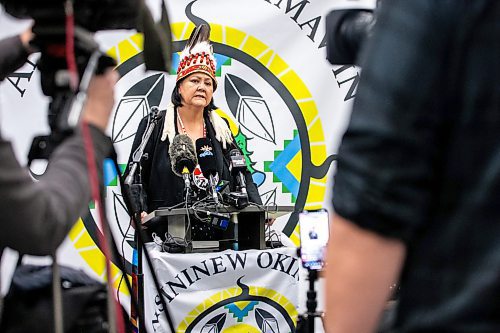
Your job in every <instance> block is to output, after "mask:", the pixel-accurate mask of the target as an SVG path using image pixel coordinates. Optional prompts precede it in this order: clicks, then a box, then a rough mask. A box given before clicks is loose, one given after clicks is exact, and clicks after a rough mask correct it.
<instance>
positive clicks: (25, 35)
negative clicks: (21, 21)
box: [19, 27, 36, 53]
mask: <svg viewBox="0 0 500 333" xmlns="http://www.w3.org/2000/svg"><path fill="white" fill-rule="evenodd" d="M31 28H32V27H29V28H28V29H26V30H25V31H23V32H22V33H21V34H20V35H19V38H20V39H21V43H23V46H24V48H25V49H26V51H27V52H28V53H33V52H36V50H35V48H33V46H32V45H31V44H30V42H31V40H32V39H33V37H35V35H34V34H33V31H32V30H31Z"/></svg>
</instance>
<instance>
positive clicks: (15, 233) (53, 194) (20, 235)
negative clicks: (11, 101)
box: [0, 29, 118, 255]
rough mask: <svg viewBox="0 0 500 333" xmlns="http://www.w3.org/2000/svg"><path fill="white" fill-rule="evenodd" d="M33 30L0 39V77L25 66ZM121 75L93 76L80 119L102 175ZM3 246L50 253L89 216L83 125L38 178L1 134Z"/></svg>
mask: <svg viewBox="0 0 500 333" xmlns="http://www.w3.org/2000/svg"><path fill="white" fill-rule="evenodd" d="M31 39H32V33H31V29H28V30H26V31H25V32H23V33H21V34H20V35H18V36H13V37H10V38H6V39H4V40H2V41H0V79H1V80H3V79H4V78H5V77H7V76H8V75H9V74H10V73H12V72H14V71H15V70H16V69H17V68H19V67H21V66H22V65H23V64H24V63H25V62H26V60H27V57H28V55H29V54H30V53H31V52H33V51H34V50H33V49H32V48H31V47H30V45H29V42H30V40H31ZM117 79H118V74H117V73H116V72H115V71H113V70H111V69H108V70H107V71H106V72H105V73H104V74H103V75H97V76H94V77H93V78H92V80H91V83H90V86H89V88H88V99H87V101H86V104H85V107H84V110H83V113H82V118H81V121H82V122H83V125H82V127H83V126H86V127H88V129H89V131H90V136H91V138H92V143H93V149H94V158H95V161H94V163H96V167H97V170H98V173H100V174H99V177H100V179H102V165H103V161H104V158H105V157H106V156H108V155H109V153H110V152H111V148H112V143H111V140H110V139H109V138H108V137H107V136H106V135H105V134H104V131H105V129H106V127H107V124H108V121H109V117H110V115H111V111H112V109H113V104H114V85H115V83H116V81H117ZM0 198H1V199H0V212H1V216H0V248H1V249H3V248H5V247H9V248H12V249H14V250H16V251H19V252H20V253H21V254H32V255H49V254H52V253H53V252H54V251H55V249H56V248H57V247H58V246H59V245H60V244H61V242H62V241H63V240H64V238H65V236H66V235H67V233H68V232H69V230H70V229H71V227H72V226H73V224H74V223H75V222H76V221H77V219H78V217H79V216H81V215H83V214H85V212H86V211H87V210H88V204H89V202H90V199H91V193H90V181H89V178H88V174H87V160H86V154H85V147H84V142H83V137H82V129H81V128H78V129H76V130H75V132H74V133H73V134H72V135H70V136H69V137H68V138H67V139H65V140H64V141H63V142H62V143H61V144H60V145H59V146H58V147H57V149H56V150H55V151H54V153H53V154H52V156H51V158H50V160H49V164H48V166H47V170H46V172H45V173H44V175H43V176H42V177H40V179H39V180H38V181H36V182H35V181H34V180H33V179H32V178H31V176H30V174H29V172H28V170H27V169H26V168H24V167H22V166H21V165H20V164H19V162H18V161H17V159H16V157H15V154H14V151H13V148H12V145H11V143H10V142H9V141H8V140H5V139H4V138H3V137H2V136H1V133H0Z"/></svg>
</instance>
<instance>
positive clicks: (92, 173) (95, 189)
mask: <svg viewBox="0 0 500 333" xmlns="http://www.w3.org/2000/svg"><path fill="white" fill-rule="evenodd" d="M81 128H82V136H83V142H84V148H85V155H86V158H87V168H88V176H89V182H90V189H91V193H92V198H93V199H94V201H95V203H96V204H97V210H98V214H99V219H96V222H97V224H98V226H99V227H100V229H101V232H98V238H99V243H100V245H101V248H102V249H103V252H104V257H105V263H106V276H107V285H108V301H110V302H111V300H110V299H109V297H110V296H109V295H111V294H110V292H111V290H113V284H112V280H111V265H110V260H111V256H110V252H109V245H108V242H107V240H106V237H105V236H104V234H105V233H106V232H107V231H108V232H109V230H108V229H106V228H107V227H108V225H106V226H104V224H105V222H106V217H105V214H104V205H103V202H102V200H101V193H100V191H99V178H98V176H97V167H96V163H95V154H94V145H93V142H92V137H91V136H90V129H89V125H88V124H87V123H86V122H82V123H81ZM109 236H110V237H113V236H112V235H109ZM113 301H114V302H112V303H114V310H115V311H113V308H112V307H111V304H109V303H108V304H109V306H110V308H109V309H108V314H109V316H108V317H109V318H108V319H111V318H112V314H114V315H115V320H116V325H117V326H118V332H119V333H122V332H125V324H124V322H123V314H122V309H121V306H120V305H119V303H118V302H117V301H116V300H115V298H114V297H113Z"/></svg>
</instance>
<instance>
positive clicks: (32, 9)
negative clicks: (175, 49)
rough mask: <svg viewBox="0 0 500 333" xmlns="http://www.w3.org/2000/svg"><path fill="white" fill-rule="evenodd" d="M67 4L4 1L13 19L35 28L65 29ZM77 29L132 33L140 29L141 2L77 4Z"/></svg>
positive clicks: (87, 0) (82, 0)
mask: <svg viewBox="0 0 500 333" xmlns="http://www.w3.org/2000/svg"><path fill="white" fill-rule="evenodd" d="M65 2H66V0H0V3H1V4H2V5H3V7H4V8H5V11H6V12H7V13H9V14H10V15H12V16H14V17H16V18H19V19H26V18H32V19H34V20H35V25H53V24H54V22H59V23H61V24H62V25H63V26H64V18H65V16H66V13H65ZM73 3H74V15H75V25H78V26H81V27H83V28H85V29H86V30H88V31H91V32H96V31H99V30H111V29H132V28H135V27H136V25H137V13H139V9H140V6H139V4H140V1H137V0H74V1H73Z"/></svg>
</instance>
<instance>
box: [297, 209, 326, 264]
mask: <svg viewBox="0 0 500 333" xmlns="http://www.w3.org/2000/svg"><path fill="white" fill-rule="evenodd" d="M328 224H329V219H328V211H327V210H326V209H318V210H309V211H308V210H305V211H302V212H300V213H299V232H300V259H301V261H302V266H304V268H307V269H312V270H320V269H322V268H323V265H324V258H325V253H326V245H327V243H328V237H329V232H330V228H329V226H328Z"/></svg>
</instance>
